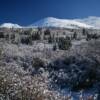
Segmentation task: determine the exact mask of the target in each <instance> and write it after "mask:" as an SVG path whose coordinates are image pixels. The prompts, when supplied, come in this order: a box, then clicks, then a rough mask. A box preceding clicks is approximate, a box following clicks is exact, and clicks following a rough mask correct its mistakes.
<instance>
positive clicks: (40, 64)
mask: <svg viewBox="0 0 100 100" xmlns="http://www.w3.org/2000/svg"><path fill="white" fill-rule="evenodd" d="M44 65H45V64H44V62H43V60H42V59H40V58H33V61H32V66H33V67H34V68H35V69H39V68H40V67H44Z"/></svg>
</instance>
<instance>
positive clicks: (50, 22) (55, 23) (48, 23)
mask: <svg viewBox="0 0 100 100" xmlns="http://www.w3.org/2000/svg"><path fill="white" fill-rule="evenodd" d="M29 27H58V28H92V26H91V25H88V24H85V23H82V22H78V21H76V20H67V19H57V18H53V17H47V18H44V19H41V20H40V21H37V22H35V23H33V24H32V25H30V26H29Z"/></svg>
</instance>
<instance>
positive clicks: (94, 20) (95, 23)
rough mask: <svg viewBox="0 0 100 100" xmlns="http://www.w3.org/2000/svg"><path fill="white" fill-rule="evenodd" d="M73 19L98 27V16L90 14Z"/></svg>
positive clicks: (99, 26)
mask: <svg viewBox="0 0 100 100" xmlns="http://www.w3.org/2000/svg"><path fill="white" fill-rule="evenodd" d="M75 21H78V22H81V23H85V24H88V25H91V26H93V27H95V28H99V29H100V17H96V16H90V17H87V18H83V19H75Z"/></svg>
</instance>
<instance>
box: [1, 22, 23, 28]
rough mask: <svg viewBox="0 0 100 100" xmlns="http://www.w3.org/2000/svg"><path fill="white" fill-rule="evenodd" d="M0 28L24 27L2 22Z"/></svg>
mask: <svg viewBox="0 0 100 100" xmlns="http://www.w3.org/2000/svg"><path fill="white" fill-rule="evenodd" d="M0 28H22V27H21V26H20V25H18V24H13V23H3V24H1V26H0Z"/></svg>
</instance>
